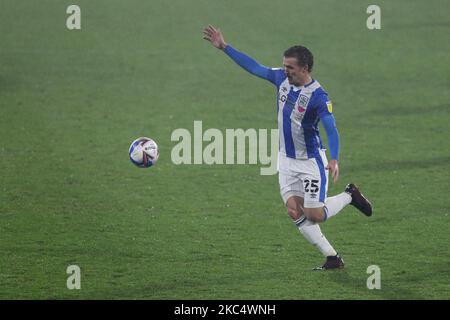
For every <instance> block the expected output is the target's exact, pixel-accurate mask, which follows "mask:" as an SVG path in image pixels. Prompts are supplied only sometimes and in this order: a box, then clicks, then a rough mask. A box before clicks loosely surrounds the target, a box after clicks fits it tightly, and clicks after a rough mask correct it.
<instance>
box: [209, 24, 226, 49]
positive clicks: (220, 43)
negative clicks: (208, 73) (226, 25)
mask: <svg viewBox="0 0 450 320" xmlns="http://www.w3.org/2000/svg"><path fill="white" fill-rule="evenodd" d="M203 39H205V40H208V41H209V42H211V44H212V45H213V46H214V47H216V48H217V49H220V50H223V49H225V47H226V46H227V43H226V42H225V40H224V39H223V36H222V32H220V29H216V28H215V27H213V26H212V25H208V26H207V27H206V28H204V29H203Z"/></svg>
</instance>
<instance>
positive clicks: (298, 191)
mask: <svg viewBox="0 0 450 320" xmlns="http://www.w3.org/2000/svg"><path fill="white" fill-rule="evenodd" d="M327 165H328V160H327V157H326V154H325V150H320V151H319V155H318V156H316V157H315V158H311V159H292V158H288V157H286V156H285V155H283V154H281V153H279V154H278V171H279V173H278V181H279V183H280V194H281V197H282V198H283V201H284V204H286V202H287V200H288V199H289V198H290V197H292V196H298V197H302V198H303V199H304V200H305V201H304V207H305V208H320V207H323V206H324V203H325V200H326V198H327V191H328V170H327V169H325V168H326V167H327Z"/></svg>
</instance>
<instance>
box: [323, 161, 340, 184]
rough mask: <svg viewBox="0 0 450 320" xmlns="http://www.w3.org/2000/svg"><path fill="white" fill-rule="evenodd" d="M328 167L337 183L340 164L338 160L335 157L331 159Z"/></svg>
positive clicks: (334, 181)
mask: <svg viewBox="0 0 450 320" xmlns="http://www.w3.org/2000/svg"><path fill="white" fill-rule="evenodd" d="M326 169H327V170H330V172H331V177H332V178H333V183H336V182H337V181H338V179H339V166H338V162H337V160H335V159H332V160H330V161H329V162H328V165H327V167H326Z"/></svg>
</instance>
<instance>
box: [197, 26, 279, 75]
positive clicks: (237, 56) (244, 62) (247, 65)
mask: <svg viewBox="0 0 450 320" xmlns="http://www.w3.org/2000/svg"><path fill="white" fill-rule="evenodd" d="M203 34H204V36H203V39H205V40H207V41H209V42H211V44H212V45H213V46H214V47H216V48H217V49H220V50H222V51H223V52H225V53H226V54H227V55H228V56H229V57H230V58H231V59H233V61H234V62H236V63H237V64H238V65H239V66H241V67H242V68H244V69H245V70H246V71H248V72H250V73H251V74H253V75H255V76H257V77H260V78H262V79H265V80H268V81H270V82H272V83H273V84H277V76H278V77H280V73H281V74H282V71H281V70H280V69H271V68H268V67H266V66H263V65H261V64H260V63H258V62H257V61H256V60H254V59H253V58H251V57H249V56H247V55H246V54H244V53H242V52H239V51H237V50H236V49H234V48H233V47H232V46H230V45H229V44H227V43H226V42H225V40H224V38H223V35H222V32H221V31H220V29H216V28H215V27H213V26H211V25H209V26H207V27H206V28H204V29H203Z"/></svg>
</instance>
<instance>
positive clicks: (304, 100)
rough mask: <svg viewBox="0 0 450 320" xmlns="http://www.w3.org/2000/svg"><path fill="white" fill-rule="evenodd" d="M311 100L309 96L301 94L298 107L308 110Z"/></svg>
mask: <svg viewBox="0 0 450 320" xmlns="http://www.w3.org/2000/svg"><path fill="white" fill-rule="evenodd" d="M308 101H309V98H308V96H305V95H304V94H300V96H299V97H298V105H299V106H302V107H303V108H305V109H306V106H307V105H308Z"/></svg>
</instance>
